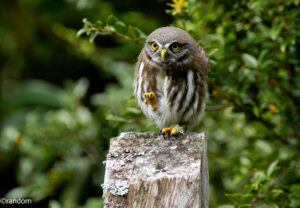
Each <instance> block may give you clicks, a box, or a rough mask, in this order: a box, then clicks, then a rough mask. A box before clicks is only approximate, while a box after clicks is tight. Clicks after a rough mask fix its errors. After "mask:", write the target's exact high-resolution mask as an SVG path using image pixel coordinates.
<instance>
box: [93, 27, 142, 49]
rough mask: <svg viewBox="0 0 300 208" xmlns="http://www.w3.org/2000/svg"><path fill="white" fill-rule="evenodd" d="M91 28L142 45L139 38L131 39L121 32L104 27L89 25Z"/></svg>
mask: <svg viewBox="0 0 300 208" xmlns="http://www.w3.org/2000/svg"><path fill="white" fill-rule="evenodd" d="M91 30H92V31H98V32H103V33H108V34H110V35H111V36H116V37H120V38H123V39H125V40H129V41H132V42H135V43H138V44H140V45H144V42H143V41H141V40H139V39H133V38H131V37H129V36H127V35H123V34H120V33H117V32H115V31H111V30H106V29H103V28H96V27H91Z"/></svg>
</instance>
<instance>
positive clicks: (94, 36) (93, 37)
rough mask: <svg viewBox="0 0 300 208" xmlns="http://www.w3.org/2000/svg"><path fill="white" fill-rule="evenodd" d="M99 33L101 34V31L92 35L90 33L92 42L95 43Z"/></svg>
mask: <svg viewBox="0 0 300 208" xmlns="http://www.w3.org/2000/svg"><path fill="white" fill-rule="evenodd" d="M98 35H100V34H99V32H97V31H96V32H93V33H92V34H91V35H90V39H89V40H90V43H93V42H94V40H95V39H96V37H97V36H98Z"/></svg>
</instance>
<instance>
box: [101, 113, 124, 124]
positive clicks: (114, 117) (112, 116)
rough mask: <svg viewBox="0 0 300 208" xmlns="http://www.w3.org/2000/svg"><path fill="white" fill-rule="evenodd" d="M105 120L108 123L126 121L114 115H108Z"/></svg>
mask: <svg viewBox="0 0 300 208" xmlns="http://www.w3.org/2000/svg"><path fill="white" fill-rule="evenodd" d="M106 120H109V121H117V122H126V121H127V120H126V119H125V118H123V117H119V116H115V115H112V114H108V115H107V116H106Z"/></svg>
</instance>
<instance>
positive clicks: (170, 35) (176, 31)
mask: <svg viewBox="0 0 300 208" xmlns="http://www.w3.org/2000/svg"><path fill="white" fill-rule="evenodd" d="M166 34H167V35H166ZM152 40H158V41H159V42H160V43H161V44H165V43H169V42H174V41H176V42H179V43H196V41H195V40H194V39H193V38H192V37H191V36H190V35H189V34H188V33H187V32H186V31H184V30H182V29H180V28H178V27H171V26H167V27H161V28H158V29H156V30H154V31H153V32H152V33H151V34H150V35H149V36H148V38H147V40H146V42H149V41H152ZM196 44H197V43H196Z"/></svg>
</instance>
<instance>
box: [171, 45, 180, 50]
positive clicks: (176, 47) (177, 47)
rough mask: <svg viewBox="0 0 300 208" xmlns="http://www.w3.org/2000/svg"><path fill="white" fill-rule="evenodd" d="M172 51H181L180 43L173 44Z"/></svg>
mask: <svg viewBox="0 0 300 208" xmlns="http://www.w3.org/2000/svg"><path fill="white" fill-rule="evenodd" d="M171 49H172V50H173V51H177V50H178V49H179V44H178V43H173V44H172V45H171Z"/></svg>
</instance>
